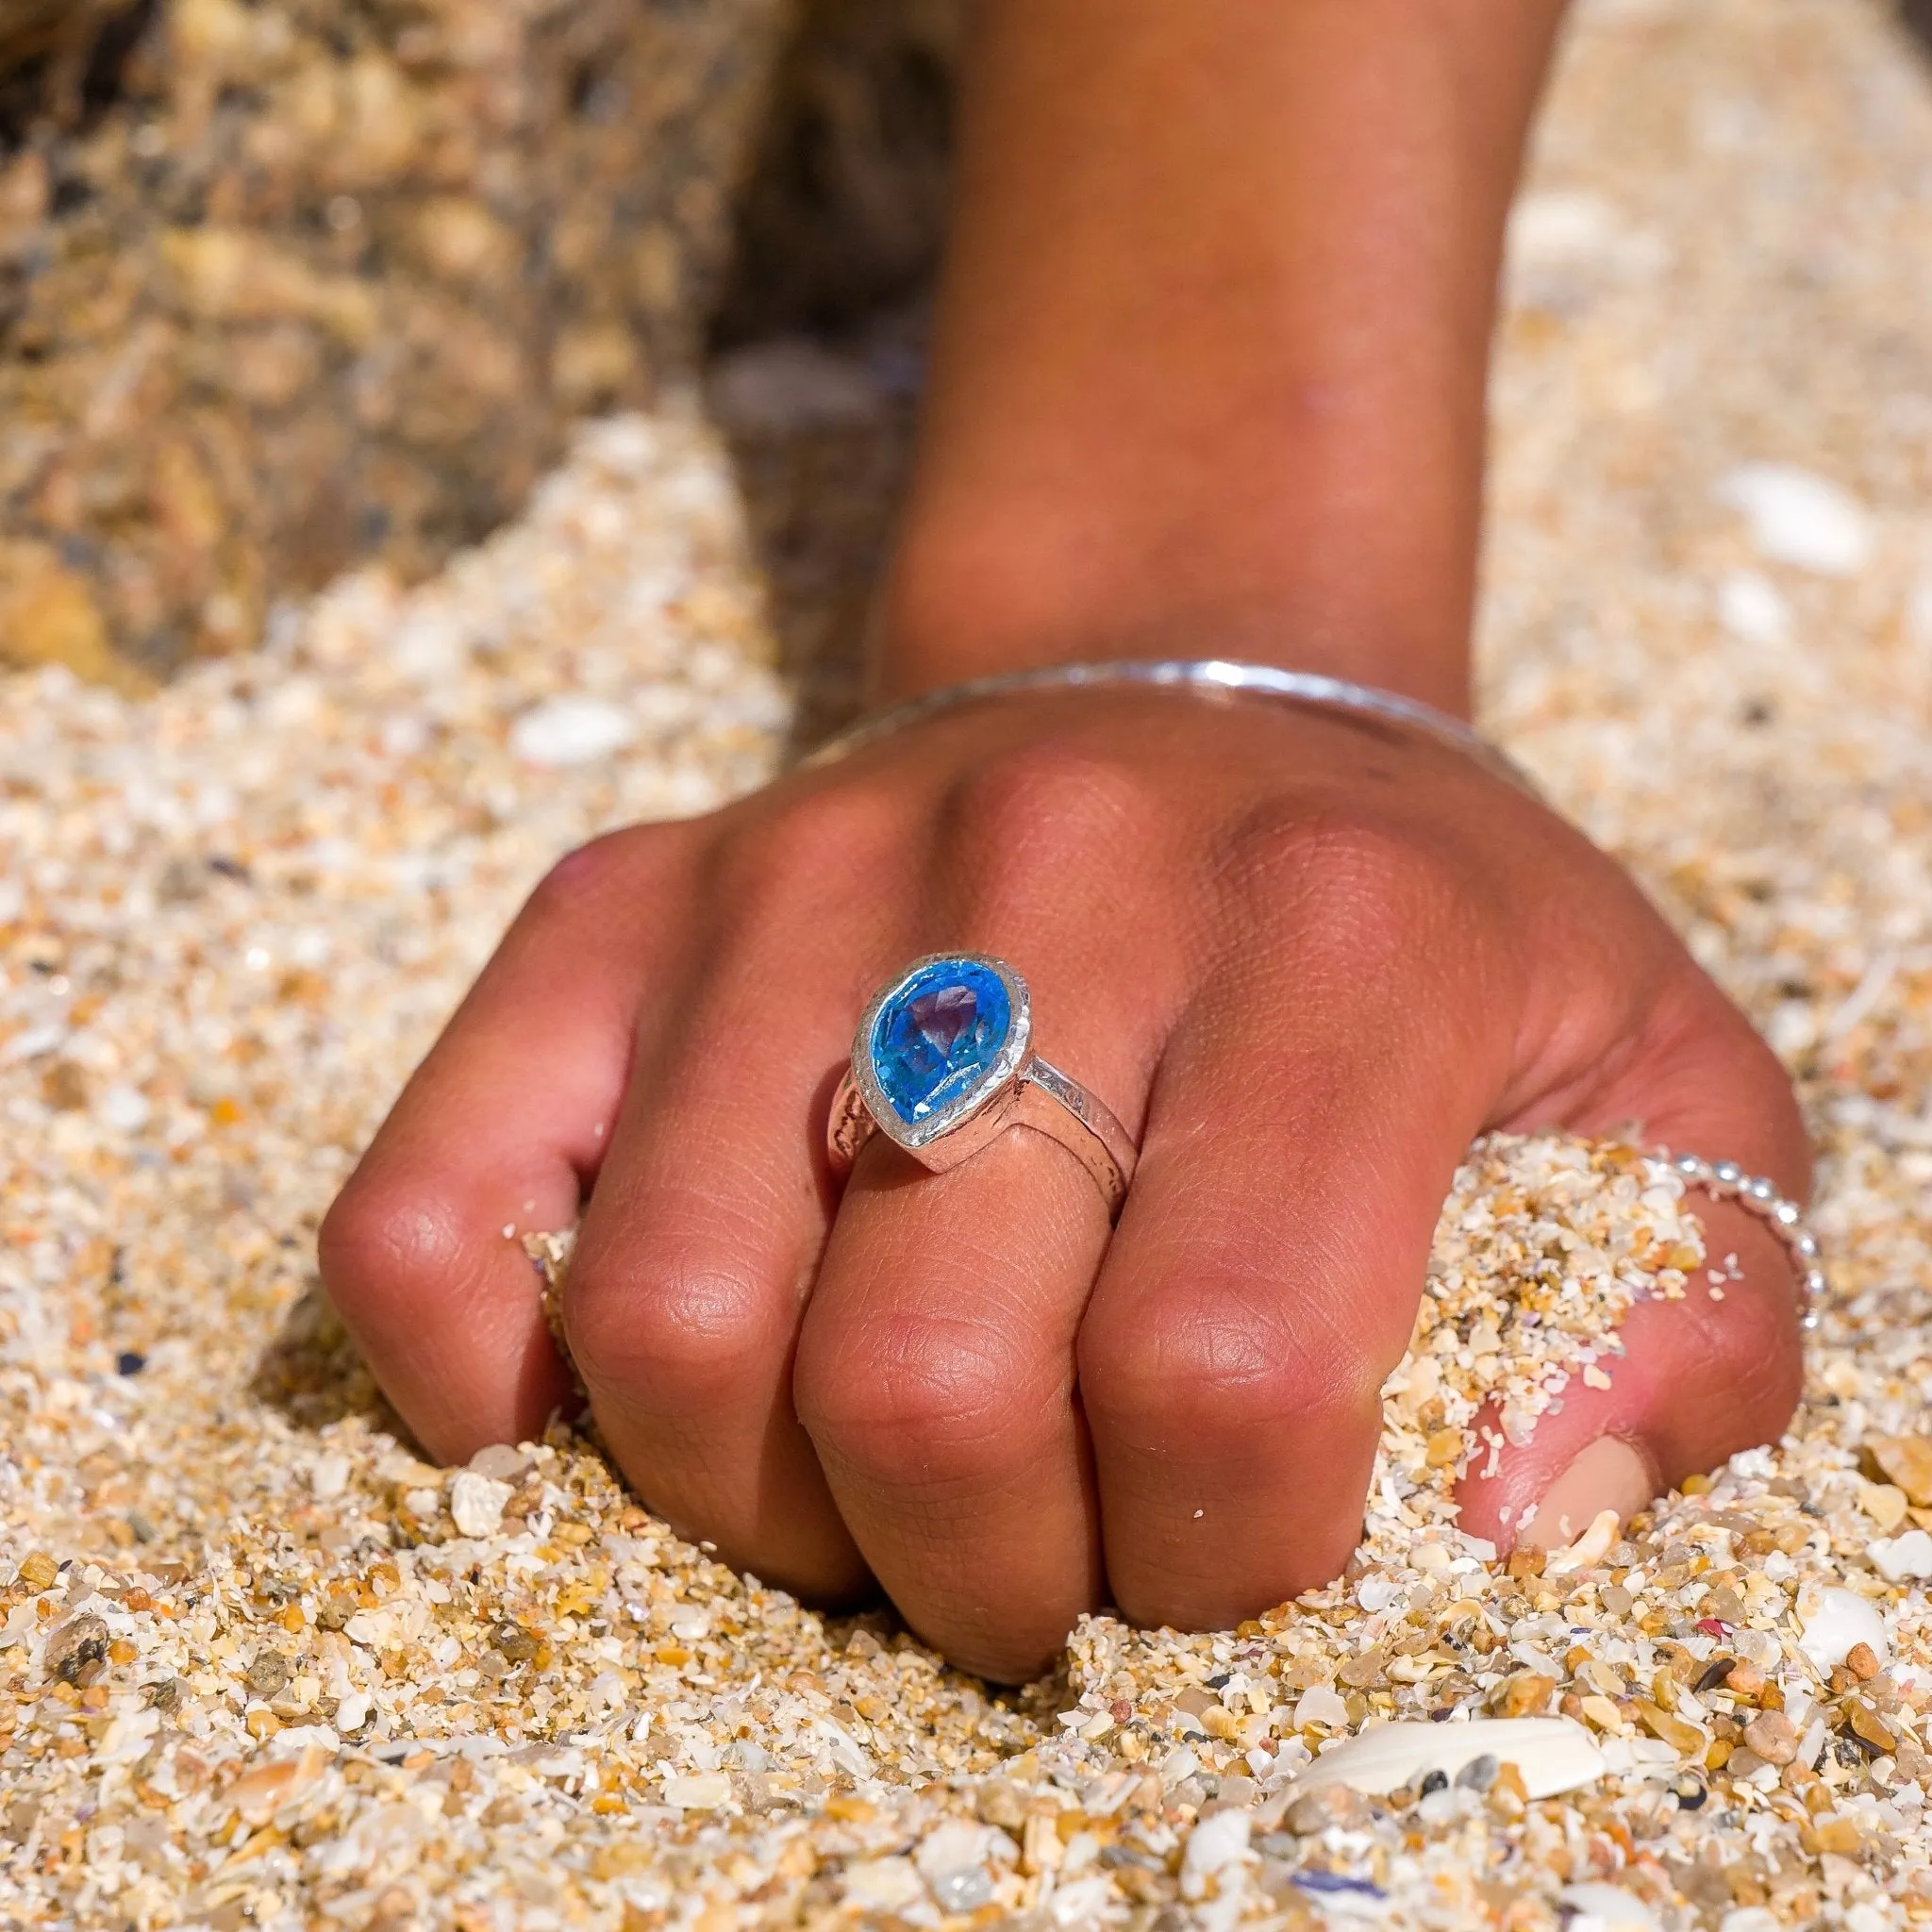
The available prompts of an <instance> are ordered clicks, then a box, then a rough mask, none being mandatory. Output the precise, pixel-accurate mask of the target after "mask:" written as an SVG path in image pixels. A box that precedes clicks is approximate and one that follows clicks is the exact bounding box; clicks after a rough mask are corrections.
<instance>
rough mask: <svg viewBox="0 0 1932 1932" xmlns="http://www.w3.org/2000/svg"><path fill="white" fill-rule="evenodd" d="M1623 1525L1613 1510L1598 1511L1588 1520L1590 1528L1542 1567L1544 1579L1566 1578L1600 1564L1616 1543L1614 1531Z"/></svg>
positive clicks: (1565, 1545) (1621, 1519) (1553, 1554)
mask: <svg viewBox="0 0 1932 1932" xmlns="http://www.w3.org/2000/svg"><path fill="white" fill-rule="evenodd" d="M1623 1526H1624V1519H1623V1518H1622V1517H1621V1516H1619V1515H1618V1514H1617V1512H1616V1511H1615V1510H1614V1509H1600V1510H1598V1511H1597V1513H1596V1515H1595V1516H1594V1517H1593V1518H1592V1519H1591V1525H1590V1527H1589V1528H1588V1529H1586V1530H1585V1531H1584V1532H1583V1534H1582V1535H1581V1536H1580V1537H1578V1538H1577V1539H1576V1541H1574V1543H1565V1544H1564V1546H1563V1547H1562V1548H1561V1549H1560V1550H1557V1551H1555V1552H1553V1553H1552V1555H1551V1557H1550V1559H1549V1561H1548V1562H1547V1563H1545V1564H1544V1565H1543V1574H1544V1575H1545V1576H1568V1575H1570V1574H1572V1573H1573V1572H1574V1571H1577V1570H1588V1569H1590V1568H1591V1565H1593V1564H1596V1563H1601V1562H1602V1561H1603V1559H1604V1558H1605V1557H1607V1556H1608V1555H1609V1553H1610V1545H1611V1544H1612V1543H1614V1542H1615V1541H1617V1532H1618V1531H1619V1530H1620V1529H1622V1528H1623Z"/></svg>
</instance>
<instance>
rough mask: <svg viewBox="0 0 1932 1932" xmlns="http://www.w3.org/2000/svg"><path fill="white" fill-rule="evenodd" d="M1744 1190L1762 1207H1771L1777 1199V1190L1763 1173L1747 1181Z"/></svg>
mask: <svg viewBox="0 0 1932 1932" xmlns="http://www.w3.org/2000/svg"><path fill="white" fill-rule="evenodd" d="M1744 1191H1745V1193H1747V1194H1748V1195H1750V1197H1751V1198H1752V1200H1754V1201H1755V1202H1757V1205H1758V1206H1759V1207H1760V1208H1769V1207H1770V1206H1771V1205H1772V1204H1773V1202H1774V1201H1775V1200H1776V1199H1777V1190H1776V1189H1775V1188H1774V1187H1773V1186H1772V1184H1771V1183H1770V1182H1769V1181H1768V1180H1766V1179H1765V1178H1764V1176H1763V1175H1762V1174H1759V1175H1758V1176H1757V1179H1756V1180H1750V1181H1746V1182H1745V1183H1744Z"/></svg>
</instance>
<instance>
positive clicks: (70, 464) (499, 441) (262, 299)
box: [0, 0, 958, 685]
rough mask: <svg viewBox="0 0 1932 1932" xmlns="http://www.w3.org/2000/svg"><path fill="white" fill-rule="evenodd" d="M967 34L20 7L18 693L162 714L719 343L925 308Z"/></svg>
mask: <svg viewBox="0 0 1932 1932" xmlns="http://www.w3.org/2000/svg"><path fill="white" fill-rule="evenodd" d="M957 21H958V8H957V7H955V6H953V5H950V4H940V0H920V4H917V5H910V6H905V7H880V6H877V5H868V4H863V0H704V4H702V5H694V4H691V0H0V658H4V659H5V660H8V661H11V662H13V663H16V664H33V663H39V662H47V661H58V662H63V663H66V664H67V665H69V666H70V667H72V668H74V669H75V670H77V671H79V672H81V673H82V674H83V675H87V676H89V677H92V678H99V679H107V680H109V681H117V682H120V683H123V684H124V685H125V684H138V683H139V682H141V681H142V678H143V677H145V676H150V675H155V674H164V673H167V672H169V671H171V670H173V669H175V667H177V666H178V665H179V664H180V663H182V662H183V661H184V660H185V659H188V658H193V657H195V656H201V655H207V654H209V653H218V652H224V651H229V650H234V649H237V648H243V647H247V646H251V645H253V644H254V643H255V642H257V641H258V640H259V639H260V637H261V636H262V634H263V631H264V627H265V625H266V623H267V621H268V619H269V617H270V614H271V612H272V611H273V609H274V608H275V605H276V604H277V602H278V601H279V600H283V599H286V598H288V597H290V596H291V595H292V594H295V593H298V592H301V591H309V590H313V589H315V588H317V587H319V586H320V585H322V584H323V583H325V582H326V581H327V580H328V579H329V578H330V577H332V576H334V575H337V574H338V573H339V572H341V571H342V570H344V569H346V568H349V567H352V566H355V565H358V564H362V563H368V562H380V563H382V564H384V565H386V566H388V567H389V568H390V569H391V571H392V572H393V573H394V574H395V575H397V576H399V577H400V578H402V579H403V580H405V581H408V580H413V579H416V578H419V577H421V576H423V575H426V574H427V573H429V572H430V571H432V570H433V569H434V568H435V567H436V566H437V565H438V564H439V563H440V562H441V560H442V559H443V558H445V557H446V556H448V555H449V554H450V553H451V552H452V551H453V550H454V549H456V548H458V547H459V546H461V545H464V544H467V543H471V542H475V541H477V540H478V539H479V538H481V537H482V536H484V535H486V534H487V533H488V532H489V531H490V530H491V529H492V528H494V527H495V526H496V525H499V524H500V523H502V522H503V521H504V520H505V519H506V518H507V517H508V516H510V515H512V514H513V513H515V511H516V510H517V509H518V508H520V507H521V506H522V504H523V503H524V501H525V498H526V496H527V494H528V491H529V490H530V487H531V485H532V484H533V482H534V481H535V480H536V478H537V477H538V475H540V474H541V472H542V471H543V470H544V469H545V468H546V467H547V466H548V465H550V464H551V463H552V462H553V461H555V460H556V458H558V455H559V453H560V451H561V448H562V445H563V439H564V430H565V428H566V425H568V423H569V422H570V421H571V420H572V419H573V418H575V417H577V416H579V415H582V414H584V413H586V412H591V411H601V410H606V409H608V408H615V407H622V406H625V405H635V404H639V403H642V402H647V401H648V400H650V398H651V397H652V396H653V394H654V393H656V392H657V391H658V390H660V389H661V388H662V387H663V386H664V385H665V384H666V383H667V382H671V381H675V380H676V379H678V378H679V377H681V376H683V375H688V374H689V373H690V372H691V370H692V369H693V368H694V367H695V365H696V363H697V361H698V358H699V356H700V353H701V351H702V349H703V347H704V346H705V344H706V342H707V340H708V336H709V335H710V334H711V333H715V335H716V337H717V339H718V340H719V341H722V342H724V343H731V342H738V341H744V340H746V339H747V338H749V337H752V336H757V335H761V334H769V333H771V332H772V331H773V330H774V329H782V328H785V327H789V326H792V325H797V324H799V323H810V324H813V325H822V326H823V325H836V324H841V323H845V322H848V321H849V320H850V319H851V318H852V316H853V315H854V314H855V313H857V312H858V311H859V310H861V309H863V308H868V307H870V306H872V305H874V304H875V303H877V302H879V301H881V300H888V299H891V298H895V297H897V296H899V295H900V294H902V293H903V292H904V291H907V290H908V289H910V288H913V287H916V286H917V284H918V283H919V282H920V281H921V279H922V278H923V277H924V274H925V272H926V271H927V269H928V267H929V265H930V262H931V259H932V256H933V253H934V249H935V245H936V239H937V235H938V230H939V214H940V207H941V197H942V193H943V179H944V166H943V156H944V148H945V124H946V94H947V87H948V73H949V70H950V64H951V58H952V50H953V43H954V40H955V38H956V34H957ZM734 231H736V232H737V233H738V234H739V235H740V236H741V242H742V245H741V247H740V248H738V249H737V250H736V251H734V248H733V245H732V243H733V236H734ZM734 258H735V260H736V262H737V269H736V272H735V273H734V272H733V271H732V263H733V261H734ZM714 324H715V328H714ZM753 441H756V434H755V432H754V436H753ZM777 480H778V482H779V484H780V485H781V486H784V487H789V482H790V471H789V470H785V471H784V473H783V474H782V475H780V477H779V478H778V479H777ZM779 521H780V522H782V521H783V518H782V515H781V516H780V518H779Z"/></svg>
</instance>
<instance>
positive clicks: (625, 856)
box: [517, 824, 691, 932]
mask: <svg viewBox="0 0 1932 1932" xmlns="http://www.w3.org/2000/svg"><path fill="white" fill-rule="evenodd" d="M690 837H691V827H690V826H689V825H688V824H663V825H626V826H625V827H623V828H622V829H621V830H618V831H615V832H606V833H603V834H602V835H601V836H600V837H598V838H595V839H591V840H590V841H588V842H586V843H585V844H582V845H579V846H577V847H575V850H573V851H570V852H566V853H565V854H564V856H563V857H562V858H559V859H558V861H557V863H556V864H555V865H553V866H552V867H551V868H550V870H549V871H548V872H546V873H545V874H543V876H542V877H541V879H539V880H538V881H537V884H536V887H535V888H534V890H533V891H531V893H530V896H529V898H528V900H527V901H526V902H525V906H524V909H523V913H522V915H521V916H520V918H519V919H518V922H517V924H518V925H519V926H520V927H522V928H524V929H525V930H529V929H532V928H534V929H535V930H537V931H539V932H546V931H555V930H556V929H557V928H558V927H568V928H576V927H581V926H583V925H585V924H587V923H588V924H601V923H602V922H603V921H605V920H607V919H608V917H609V915H610V908H612V907H613V906H623V905H628V904H631V903H634V902H635V901H636V899H637V898H638V896H639V894H640V893H641V892H642V891H648V890H649V888H650V886H651V883H652V881H653V880H654V879H656V878H658V877H661V876H662V875H663V874H664V873H665V871H666V869H667V868H668V867H669V866H670V865H671V864H672V863H673V862H674V860H675V857H676V855H677V854H678V853H679V852H680V851H681V850H683V849H684V848H685V847H686V846H687V844H688V842H689V840H690Z"/></svg>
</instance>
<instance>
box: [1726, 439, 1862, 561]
mask: <svg viewBox="0 0 1932 1932" xmlns="http://www.w3.org/2000/svg"><path fill="white" fill-rule="evenodd" d="M1717 494H1718V501H1719V502H1720V503H1723V504H1724V505H1725V506H1727V507H1728V508H1731V509H1734V510H1737V511H1739V512H1740V513H1741V514H1742V516H1743V517H1744V519H1745V521H1746V522H1747V523H1748V524H1749V525H1751V541H1753V542H1754V543H1755V544H1756V545H1757V550H1758V554H1759V555H1760V556H1762V557H1767V558H1771V559H1772V560H1773V561H1774V562H1775V563H1790V564H1795V565H1796V566H1797V567H1798V569H1800V570H1808V571H1815V572H1817V573H1818V574H1819V575H1821V576H1830V577H1849V576H1856V575H1857V574H1858V572H1859V571H1861V570H1862V569H1863V568H1864V567H1865V560H1866V558H1869V557H1870V556H1871V554H1872V526H1871V522H1870V519H1869V518H1868V517H1867V516H1866V514H1865V510H1864V508H1863V506H1862V505H1861V504H1860V503H1859V502H1858V500H1857V498H1856V497H1855V496H1853V495H1851V494H1850V492H1849V491H1844V490H1841V489H1840V488H1839V486H1838V485H1837V484H1836V483H1832V482H1829V481H1827V480H1826V479H1825V478H1824V477H1823V476H1819V475H1813V474H1812V472H1810V471H1809V470H1801V469H1798V468H1797V467H1796V466H1795V465H1793V464H1790V463H1740V465H1739V466H1738V467H1737V468H1736V469H1735V470H1733V471H1732V472H1731V473H1730V474H1729V475H1727V476H1726V477H1725V478H1724V481H1723V482H1722V483H1720V484H1719V485H1718V491H1717Z"/></svg>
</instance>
